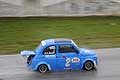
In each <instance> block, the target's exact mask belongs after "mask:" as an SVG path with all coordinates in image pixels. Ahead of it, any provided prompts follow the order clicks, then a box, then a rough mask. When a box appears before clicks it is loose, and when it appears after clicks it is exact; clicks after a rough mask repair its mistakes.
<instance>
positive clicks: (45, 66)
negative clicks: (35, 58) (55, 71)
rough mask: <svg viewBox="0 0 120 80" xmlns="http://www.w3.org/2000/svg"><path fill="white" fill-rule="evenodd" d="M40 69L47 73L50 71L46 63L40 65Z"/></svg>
mask: <svg viewBox="0 0 120 80" xmlns="http://www.w3.org/2000/svg"><path fill="white" fill-rule="evenodd" d="M38 71H39V72H40V73H46V72H48V67H47V65H45V64H42V65H40V66H39V68H38Z"/></svg>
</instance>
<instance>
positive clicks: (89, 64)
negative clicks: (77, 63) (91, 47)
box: [85, 62, 93, 71]
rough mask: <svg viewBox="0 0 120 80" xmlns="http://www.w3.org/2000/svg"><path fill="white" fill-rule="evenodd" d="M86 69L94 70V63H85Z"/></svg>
mask: <svg viewBox="0 0 120 80" xmlns="http://www.w3.org/2000/svg"><path fill="white" fill-rule="evenodd" d="M85 69H86V70H88V71H89V70H92V69H93V63H92V62H86V63H85Z"/></svg>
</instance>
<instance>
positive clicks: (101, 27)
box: [0, 17, 120, 54]
mask: <svg viewBox="0 0 120 80" xmlns="http://www.w3.org/2000/svg"><path fill="white" fill-rule="evenodd" d="M48 38H71V39H73V40H74V41H75V42H76V43H77V44H78V45H79V47H84V48H113V47H120V17H74V18H60V17H58V18H44V17H42V18H40V17H38V18H36V17H34V18H0V54H13V53H19V52H20V51H21V50H26V49H28V50H33V49H34V48H35V47H37V45H38V44H39V43H40V41H41V40H43V39H48Z"/></svg>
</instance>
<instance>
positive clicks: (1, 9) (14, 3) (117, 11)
mask: <svg viewBox="0 0 120 80" xmlns="http://www.w3.org/2000/svg"><path fill="white" fill-rule="evenodd" d="M87 15H120V1H119V0H0V16H1V17H2V16H87Z"/></svg>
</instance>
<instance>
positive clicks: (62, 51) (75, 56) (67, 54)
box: [56, 44, 80, 70]
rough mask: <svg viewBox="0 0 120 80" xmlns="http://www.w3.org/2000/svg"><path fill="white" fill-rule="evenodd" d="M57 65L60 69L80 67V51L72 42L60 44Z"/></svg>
mask: <svg viewBox="0 0 120 80" xmlns="http://www.w3.org/2000/svg"><path fill="white" fill-rule="evenodd" d="M56 55H57V57H56V59H57V66H58V68H59V69H60V70H69V69H72V70H76V69H80V67H79V66H80V58H79V52H78V51H77V50H76V49H75V47H74V46H73V45H72V44H61V45H58V52H57V54H56Z"/></svg>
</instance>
